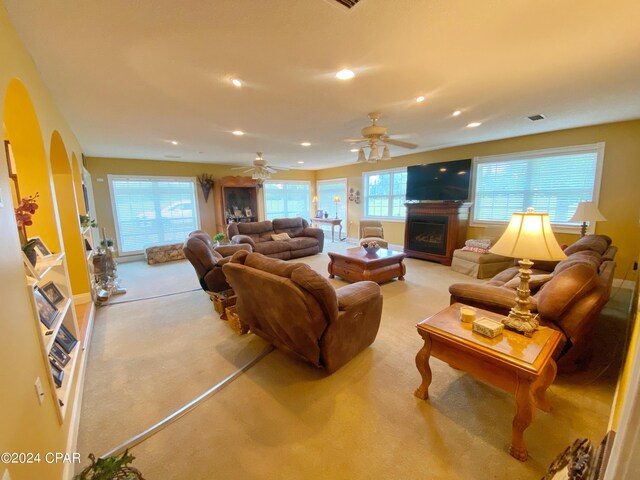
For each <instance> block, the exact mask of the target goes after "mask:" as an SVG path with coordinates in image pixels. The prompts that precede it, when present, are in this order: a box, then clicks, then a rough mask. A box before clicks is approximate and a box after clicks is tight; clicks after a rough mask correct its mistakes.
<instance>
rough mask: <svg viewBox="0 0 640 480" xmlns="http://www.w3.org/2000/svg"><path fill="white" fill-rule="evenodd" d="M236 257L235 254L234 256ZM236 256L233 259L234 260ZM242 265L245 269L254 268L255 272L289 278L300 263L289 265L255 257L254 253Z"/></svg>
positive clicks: (262, 257)
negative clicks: (260, 271)
mask: <svg viewBox="0 0 640 480" xmlns="http://www.w3.org/2000/svg"><path fill="white" fill-rule="evenodd" d="M236 255H237V254H236ZM236 255H234V256H233V257H234V258H236ZM242 263H244V264H245V265H246V266H247V267H251V268H255V269H256V270H262V271H263V272H268V273H273V274H274V275H278V276H279V277H286V278H291V273H292V272H293V271H294V270H295V269H296V268H299V267H300V265H303V264H301V263H290V262H286V261H284V260H279V259H277V258H268V257H265V256H264V255H257V254H255V253H250V254H248V255H247V256H246V257H245V259H244V262H242Z"/></svg>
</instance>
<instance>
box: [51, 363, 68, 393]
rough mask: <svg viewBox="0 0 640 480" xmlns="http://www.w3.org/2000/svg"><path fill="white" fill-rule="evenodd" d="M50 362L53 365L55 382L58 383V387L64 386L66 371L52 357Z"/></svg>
mask: <svg viewBox="0 0 640 480" xmlns="http://www.w3.org/2000/svg"><path fill="white" fill-rule="evenodd" d="M49 364H50V365H51V374H52V375H53V382H54V383H55V384H56V388H60V387H62V380H63V379H64V371H63V370H62V369H61V368H60V367H59V366H58V365H56V364H55V363H54V361H53V360H51V359H49Z"/></svg>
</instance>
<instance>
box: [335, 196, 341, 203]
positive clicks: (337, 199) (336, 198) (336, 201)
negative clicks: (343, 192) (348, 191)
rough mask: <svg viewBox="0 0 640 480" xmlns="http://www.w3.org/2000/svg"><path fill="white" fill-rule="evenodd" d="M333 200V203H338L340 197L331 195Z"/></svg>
mask: <svg viewBox="0 0 640 480" xmlns="http://www.w3.org/2000/svg"><path fill="white" fill-rule="evenodd" d="M333 201H334V202H335V203H340V197H339V196H337V195H336V196H335V197H333Z"/></svg>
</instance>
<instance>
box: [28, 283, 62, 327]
mask: <svg viewBox="0 0 640 480" xmlns="http://www.w3.org/2000/svg"><path fill="white" fill-rule="evenodd" d="M33 296H34V297H35V299H36V308H37V309H38V316H39V317H40V321H41V322H42V324H43V325H44V326H45V327H47V328H51V325H53V322H54V320H55V319H56V317H57V316H58V313H59V312H58V309H57V308H56V306H55V305H54V304H53V303H52V302H51V300H49V298H48V297H47V296H46V294H45V293H44V292H43V291H42V289H41V288H40V287H36V288H35V290H34V291H33Z"/></svg>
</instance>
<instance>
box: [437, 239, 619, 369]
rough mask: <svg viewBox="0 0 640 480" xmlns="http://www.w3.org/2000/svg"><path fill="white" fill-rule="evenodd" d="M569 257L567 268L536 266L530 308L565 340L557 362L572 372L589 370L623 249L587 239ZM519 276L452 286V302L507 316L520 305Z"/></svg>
mask: <svg viewBox="0 0 640 480" xmlns="http://www.w3.org/2000/svg"><path fill="white" fill-rule="evenodd" d="M564 252H565V254H566V255H567V259H566V260H562V261H561V262H536V261H535V260H533V262H534V264H533V269H532V276H531V281H530V285H531V292H532V296H531V297H530V302H531V311H532V312H537V313H538V315H539V320H540V324H541V325H543V326H548V327H551V328H554V329H556V330H559V331H560V332H561V333H562V334H563V342H562V344H561V346H560V347H559V349H558V351H556V353H555V357H556V359H557V360H558V367H559V368H561V369H562V370H563V371H572V370H576V369H577V368H580V367H581V366H583V365H584V363H585V360H586V359H587V358H588V353H589V351H590V348H591V347H592V345H593V343H594V342H593V339H592V337H591V333H592V329H593V326H594V324H595V323H596V320H597V319H598V316H599V315H600V312H601V311H602V308H603V307H604V305H605V304H606V303H607V300H608V299H609V294H610V293H611V285H612V282H613V274H614V271H615V266H616V264H615V262H614V257H615V254H616V252H617V247H615V246H613V245H611V238H609V237H608V236H606V235H586V236H584V237H582V238H581V239H579V240H578V241H577V242H576V243H574V244H573V245H570V246H569V247H567V248H566V249H565V251H564ZM518 270H519V267H517V266H514V267H510V268H508V269H507V270H504V271H503V272H501V273H499V274H497V275H496V276H494V277H493V278H492V279H491V280H490V281H489V282H487V283H484V284H474V283H455V284H453V285H450V286H449V293H450V294H451V297H450V301H451V303H455V302H460V303H464V304H467V305H471V306H475V307H479V308H483V309H485V310H489V311H492V312H497V313H501V314H504V315H507V314H508V313H509V310H510V309H511V307H513V306H514V305H515V298H516V288H517V286H518V283H519V278H518Z"/></svg>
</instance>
